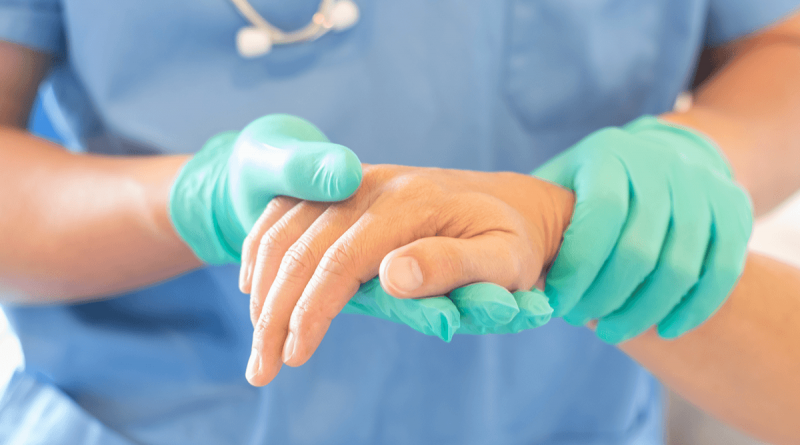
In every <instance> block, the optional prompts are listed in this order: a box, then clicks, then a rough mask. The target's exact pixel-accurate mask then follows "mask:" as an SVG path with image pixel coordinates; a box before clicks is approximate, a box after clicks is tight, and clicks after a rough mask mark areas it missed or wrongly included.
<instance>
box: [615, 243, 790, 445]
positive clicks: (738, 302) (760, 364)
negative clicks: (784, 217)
mask: <svg viewBox="0 0 800 445" xmlns="http://www.w3.org/2000/svg"><path fill="white" fill-rule="evenodd" d="M798 295H800V270H797V269H794V268H792V267H790V266H787V265H785V264H782V263H780V262H777V261H775V260H772V259H769V258H766V257H764V256H760V255H756V254H751V255H750V257H749V259H748V262H747V266H746V268H745V271H744V274H743V275H742V277H741V280H740V281H739V284H738V285H737V287H736V289H735V290H734V291H733V293H732V294H731V295H730V297H729V299H728V300H727V302H726V303H725V304H724V305H723V306H722V307H721V308H720V310H719V311H718V312H717V313H716V314H715V315H714V316H713V317H712V318H710V319H709V320H708V321H707V322H706V323H704V324H703V325H701V326H700V327H699V328H697V329H696V330H694V331H691V332H689V333H687V334H685V335H684V336H682V337H680V338H678V339H676V340H663V339H661V338H660V337H658V335H657V334H656V333H655V332H654V331H652V330H651V331H649V332H647V333H646V334H643V335H641V336H639V337H637V338H635V339H633V340H631V341H629V342H627V343H624V344H622V345H621V346H620V348H621V349H622V350H623V351H625V352H626V353H627V354H629V355H630V356H631V357H632V358H634V359H635V360H636V361H638V362H639V363H641V364H642V365H643V366H644V367H645V368H647V369H648V370H650V371H651V372H652V373H653V374H654V375H655V376H656V377H658V378H659V379H660V380H661V381H662V382H664V383H665V384H666V385H667V386H668V387H670V388H671V389H673V390H675V391H676V392H678V393H679V394H681V395H682V396H684V397H685V398H687V399H688V400H690V401H692V402H693V403H695V404H696V405H697V406H699V407H700V408H702V409H704V410H705V411H708V412H709V413H711V414H713V415H715V416H716V417H718V418H720V419H721V420H723V421H725V422H727V423H729V424H731V425H734V426H736V427H738V428H740V429H742V430H744V431H747V432H749V433H751V434H753V435H754V436H756V437H759V438H761V439H764V440H767V441H769V442H771V443H778V444H783V443H787V444H788V443H798V442H800V430H798V428H797V419H798V418H800V380H798V379H797V376H798V375H800V347H798V341H800V323H798V320H800V298H798Z"/></svg>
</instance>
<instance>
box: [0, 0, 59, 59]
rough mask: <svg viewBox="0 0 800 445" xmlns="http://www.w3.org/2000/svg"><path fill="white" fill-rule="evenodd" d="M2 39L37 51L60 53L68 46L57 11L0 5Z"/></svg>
mask: <svg viewBox="0 0 800 445" xmlns="http://www.w3.org/2000/svg"><path fill="white" fill-rule="evenodd" d="M0 40H4V41H7V42H13V43H18V44H20V45H24V46H27V47H29V48H31V49H34V50H37V51H42V52H46V53H58V52H60V51H61V50H62V49H63V47H64V33H63V27H62V21H61V13H60V11H59V10H58V9H57V8H52V9H41V8H40V9H29V8H25V7H22V6H19V5H0Z"/></svg>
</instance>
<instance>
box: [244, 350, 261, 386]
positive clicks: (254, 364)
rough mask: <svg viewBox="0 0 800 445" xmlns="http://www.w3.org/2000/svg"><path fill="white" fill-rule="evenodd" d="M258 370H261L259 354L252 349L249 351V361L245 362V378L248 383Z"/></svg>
mask: <svg viewBox="0 0 800 445" xmlns="http://www.w3.org/2000/svg"><path fill="white" fill-rule="evenodd" d="M259 369H261V354H259V353H258V351H257V350H255V349H253V350H252V351H250V360H248V361H247V372H245V377H247V381H248V382H252V381H253V378H255V376H256V374H258V370H259Z"/></svg>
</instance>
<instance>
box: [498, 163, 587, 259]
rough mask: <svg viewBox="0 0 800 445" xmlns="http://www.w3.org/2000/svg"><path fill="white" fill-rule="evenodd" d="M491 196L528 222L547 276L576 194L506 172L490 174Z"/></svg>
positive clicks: (537, 180) (541, 181) (567, 224)
mask: <svg viewBox="0 0 800 445" xmlns="http://www.w3.org/2000/svg"><path fill="white" fill-rule="evenodd" d="M490 175H492V176H493V178H494V180H493V181H490V184H491V186H490V190H489V191H490V193H492V194H493V195H494V196H496V197H498V198H500V199H502V200H503V201H505V202H506V203H507V204H509V205H510V206H511V207H512V208H514V209H515V210H517V211H518V212H519V213H520V214H521V215H522V216H523V218H524V219H525V220H526V221H527V222H528V225H529V227H530V231H531V234H532V236H533V237H534V239H532V240H531V241H532V242H533V243H534V244H535V245H534V246H532V248H534V249H538V250H539V252H540V254H541V255H542V259H543V264H544V268H543V274H544V273H546V271H547V269H549V267H550V265H551V264H552V262H553V261H555V258H556V256H557V255H558V251H559V249H560V248H561V241H562V240H563V237H564V232H565V231H566V230H567V227H569V224H570V222H571V220H572V213H573V211H574V209H575V193H574V192H572V191H571V190H567V189H566V188H563V187H561V186H559V185H557V184H553V183H551V182H548V181H544V180H542V179H539V178H536V177H533V176H530V175H525V174H520V173H509V172H497V173H490Z"/></svg>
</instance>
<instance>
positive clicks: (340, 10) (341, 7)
mask: <svg viewBox="0 0 800 445" xmlns="http://www.w3.org/2000/svg"><path fill="white" fill-rule="evenodd" d="M358 16H359V11H358V6H356V4H355V3H353V1H352V0H339V1H337V2H336V3H335V4H334V5H333V8H331V13H330V17H329V20H330V22H331V24H332V25H333V26H332V28H333V30H334V31H344V30H345V29H348V28H352V27H353V26H355V24H356V23H358Z"/></svg>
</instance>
